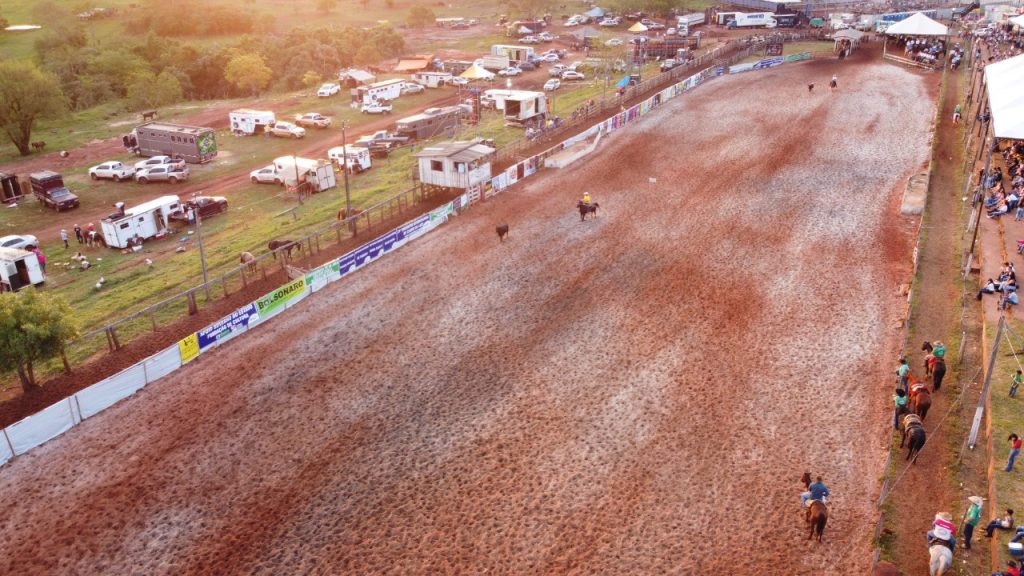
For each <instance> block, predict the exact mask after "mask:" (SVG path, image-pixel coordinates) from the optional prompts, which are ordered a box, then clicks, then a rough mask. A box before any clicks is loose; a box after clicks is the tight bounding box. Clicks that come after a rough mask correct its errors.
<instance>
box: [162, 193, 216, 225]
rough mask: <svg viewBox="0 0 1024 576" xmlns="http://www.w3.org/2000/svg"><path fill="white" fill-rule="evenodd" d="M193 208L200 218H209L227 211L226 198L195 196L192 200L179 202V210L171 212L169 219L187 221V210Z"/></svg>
mask: <svg viewBox="0 0 1024 576" xmlns="http://www.w3.org/2000/svg"><path fill="white" fill-rule="evenodd" d="M189 210H194V211H195V214H197V215H198V216H199V217H200V218H209V217H210V216H214V215H216V214H223V213H225V212H227V211H228V199H227V198H224V197H223V196H197V197H196V198H195V199H194V200H186V201H185V202H182V203H181V210H180V211H178V212H172V213H171V215H170V219H171V220H178V221H182V222H187V221H188V211H189Z"/></svg>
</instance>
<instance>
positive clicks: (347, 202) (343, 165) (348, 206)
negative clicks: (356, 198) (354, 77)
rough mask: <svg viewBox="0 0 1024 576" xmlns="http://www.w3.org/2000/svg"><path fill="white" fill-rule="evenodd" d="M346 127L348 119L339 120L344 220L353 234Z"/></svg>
mask: <svg viewBox="0 0 1024 576" xmlns="http://www.w3.org/2000/svg"><path fill="white" fill-rule="evenodd" d="M346 128H348V120H342V121H341V152H342V154H341V157H342V162H341V171H342V173H343V174H344V175H345V220H346V221H347V222H348V229H349V230H350V231H351V232H352V235H353V236H355V226H353V224H355V222H353V221H352V220H350V218H351V217H352V198H351V197H350V196H349V192H348V141H347V139H346V137H345V129H346Z"/></svg>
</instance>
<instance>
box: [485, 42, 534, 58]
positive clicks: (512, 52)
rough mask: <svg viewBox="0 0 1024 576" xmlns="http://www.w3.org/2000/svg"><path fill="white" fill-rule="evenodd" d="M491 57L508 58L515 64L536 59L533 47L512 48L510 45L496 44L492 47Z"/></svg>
mask: <svg viewBox="0 0 1024 576" xmlns="http://www.w3.org/2000/svg"><path fill="white" fill-rule="evenodd" d="M491 56H508V59H509V60H512V61H514V62H526V61H527V60H532V59H534V58H536V56H537V55H536V53H535V52H534V50H533V47H532V46H512V45H509V44H495V45H493V46H491Z"/></svg>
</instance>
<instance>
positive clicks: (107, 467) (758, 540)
mask: <svg viewBox="0 0 1024 576" xmlns="http://www.w3.org/2000/svg"><path fill="white" fill-rule="evenodd" d="M834 72H838V74H839V83H840V90H839V92H838V93H836V94H830V93H829V90H828V87H827V84H828V80H829V78H830V77H831V75H832V74H833V73H834ZM933 79H934V78H933V77H928V79H927V82H932V80H933ZM812 81H813V82H815V83H816V84H817V87H816V88H815V90H814V92H813V93H810V94H808V92H807V83H808V82H812ZM936 81H937V80H936ZM925 83H926V78H925V77H922V76H920V75H918V74H916V73H913V72H909V71H906V70H903V69H900V68H897V67H894V66H889V65H882V64H880V63H871V64H868V63H855V62H848V63H845V64H843V65H840V64H837V63H836V62H829V61H820V62H818V61H815V62H811V63H804V64H795V65H786V66H783V67H781V68H778V69H774V70H770V71H760V72H750V73H746V74H742V75H738V76H735V77H728V78H720V79H716V80H714V81H712V82H710V83H709V84H708V85H706V86H703V87H701V88H699V89H698V90H696V91H694V92H693V93H691V94H688V95H686V96H684V97H681V98H677V99H676V100H674V101H672V102H671V103H670V104H669V105H667V106H666V107H665V108H663V109H662V110H660V111H659V112H657V113H654V114H651V115H648V116H646V117H645V118H644V120H643V121H642V122H641V124H640V125H638V126H632V127H630V128H628V129H626V130H624V131H622V132H619V133H616V134H613V135H612V136H611V137H609V138H607V139H606V140H605V141H603V142H602V144H601V146H600V148H599V149H598V151H597V152H596V153H595V154H594V155H593V156H592V157H590V158H588V159H587V160H586V161H584V162H580V163H578V164H576V165H575V166H573V167H572V168H570V169H567V170H564V171H550V172H547V173H545V174H543V175H541V176H537V177H534V178H532V179H530V180H528V181H526V182H525V183H524V185H523V186H520V187H517V188H514V189H512V190H510V191H507V192H505V193H503V194H501V195H499V196H498V197H496V198H494V199H493V200H492V201H489V202H487V203H485V204H483V205H481V206H477V207H474V208H473V209H471V210H470V211H468V212H467V213H466V214H464V215H462V216H459V217H456V218H454V219H453V221H452V222H450V223H449V224H447V225H446V226H445V227H444V228H443V229H442V230H440V231H438V232H435V233H432V234H431V235H430V236H428V237H426V238H424V239H422V240H419V241H417V242H415V243H414V244H411V245H409V246H407V247H405V248H402V249H401V250H399V251H398V252H397V253H395V254H393V255H392V256H389V257H388V258H386V259H384V260H382V261H380V262H378V263H375V264H373V265H372V266H371V267H369V268H367V269H366V270H364V271H361V272H359V273H357V274H355V275H354V276H352V277H350V278H349V279H346V280H345V281H342V282H339V283H336V284H334V285H332V286H331V287H330V288H328V289H326V290H324V291H323V292H321V293H318V294H317V295H315V296H314V297H311V298H309V299H307V300H306V301H305V302H304V303H302V304H301V305H300V306H299V307H297V308H296V309H295V310H293V311H292V312H291V313H289V314H287V315H284V316H282V317H279V318H278V319H276V320H274V321H273V322H272V323H270V324H269V325H268V326H264V327H261V328H259V329H258V330H256V331H254V332H253V333H251V334H249V335H247V336H245V337H243V338H240V339H238V340H235V341H233V342H231V343H230V344H228V345H226V346H225V347H223V348H221V349H219V350H217V351H215V352H213V353H211V354H208V355H204V356H203V357H201V358H200V359H199V360H197V361H196V362H194V363H193V364H192V365H189V366H188V367H187V368H185V369H183V370H181V371H179V372H177V373H176V374H174V375H172V376H170V377H168V378H166V379H164V380H162V381H160V382H158V383H156V384H154V385H152V386H150V387H149V388H147V389H146V390H144V391H142V392H141V393H140V394H138V395H136V396H135V397H133V398H131V399H130V400H128V401H126V402H123V403H121V404H119V405H118V406H116V407H114V408H113V409H110V410H108V411H107V412H104V413H102V414H100V415H99V416H97V417H95V418H94V419H92V420H90V421H88V422H86V423H85V424H84V425H83V426H80V427H77V428H75V429H73V430H71V431H70V432H69V433H67V434H66V435H65V436H63V437H61V438H59V439H57V440H54V441H52V442H50V443H49V444H47V445H45V446H43V447H41V448H39V449H37V450H35V451H33V452H32V453H30V454H29V455H27V456H24V457H20V458H18V459H16V460H15V461H14V462H12V463H11V464H9V465H8V466H7V467H5V468H3V469H0V510H2V511H3V513H2V514H0V538H2V541H3V542H4V549H5V553H4V554H3V555H2V556H0V573H7V574H14V573H17V574H231V573H239V574H241V573H244V574H249V573H257V574H383V573H388V574H455V573H458V574H552V573H554V574H609V575H626V574H630V575H632V574H638V575H647V574H733V573H743V574H787V575H790V574H836V575H839V574H843V575H846V574H864V573H866V572H867V570H868V567H869V565H870V552H871V549H870V538H871V532H872V529H873V525H874V521H875V520H876V516H875V511H874V500H875V498H876V497H877V493H878V487H879V486H878V479H879V477H880V476H881V474H882V466H883V463H884V459H885V455H886V452H885V440H886V438H887V434H888V430H887V427H888V426H889V403H890V400H889V397H890V395H891V389H890V386H891V384H890V382H891V377H890V373H891V371H892V370H893V368H894V366H893V361H894V355H895V351H896V349H897V347H898V345H899V342H900V338H901V336H900V333H899V331H898V324H899V321H900V319H901V318H902V311H903V306H904V302H905V301H904V299H903V298H902V297H899V296H898V295H897V287H898V285H899V284H900V283H901V282H906V281H907V280H908V277H909V274H910V267H911V252H912V246H911V236H912V234H911V232H912V230H913V229H914V225H915V223H914V222H913V221H911V220H909V219H906V218H902V217H900V216H899V214H898V204H899V197H900V193H901V190H902V184H903V183H904V182H905V179H906V178H907V177H908V176H909V175H911V174H912V173H915V172H917V171H920V170H921V169H922V167H923V166H924V165H925V163H926V161H927V158H928V153H929V128H930V125H931V119H932V114H933V105H934V104H933V98H932V97H931V96H930V95H929V90H928V89H927V88H926V84H925ZM649 178H656V182H652V181H650V180H649ZM584 190H589V191H590V192H591V193H592V194H593V196H594V200H595V201H597V202H599V203H600V205H601V209H600V212H599V218H598V219H597V220H594V221H587V222H585V223H581V222H580V220H579V215H578V213H577V212H576V210H575V209H574V207H573V204H574V203H575V200H576V199H577V198H578V197H579V196H580V194H581V193H582V192H583V191H584ZM502 222H507V223H508V224H509V225H510V226H511V233H510V237H509V239H508V240H506V241H505V243H503V244H499V243H498V239H497V237H496V235H495V233H494V226H495V225H496V224H499V223H502ZM805 469H806V470H810V471H812V472H813V473H816V474H822V475H824V476H825V481H826V483H827V484H828V485H829V487H830V488H831V489H832V491H833V493H834V500H833V506H832V517H831V519H830V521H829V524H828V528H827V529H826V534H825V542H824V543H823V544H820V545H819V544H817V543H813V544H812V543H809V542H807V541H806V540H805V538H806V534H805V532H804V525H803V521H802V515H801V513H800V511H799V508H798V505H799V500H798V492H799V491H800V489H801V486H800V485H799V483H798V479H799V476H800V474H801V473H802V472H803V471H804V470H805ZM924 528H925V527H922V530H924ZM734 570H735V571H734Z"/></svg>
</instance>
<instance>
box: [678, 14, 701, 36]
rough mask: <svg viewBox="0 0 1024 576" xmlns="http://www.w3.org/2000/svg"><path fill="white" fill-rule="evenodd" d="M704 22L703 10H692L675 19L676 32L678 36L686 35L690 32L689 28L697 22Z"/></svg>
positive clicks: (697, 23)
mask: <svg viewBox="0 0 1024 576" xmlns="http://www.w3.org/2000/svg"><path fill="white" fill-rule="evenodd" d="M703 23H704V13H703V12H692V13H690V14H683V15H682V16H680V17H679V18H677V19H676V33H677V34H679V35H680V36H686V35H688V34H689V33H690V30H691V29H692V28H693V27H694V26H697V25H699V24H703Z"/></svg>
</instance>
